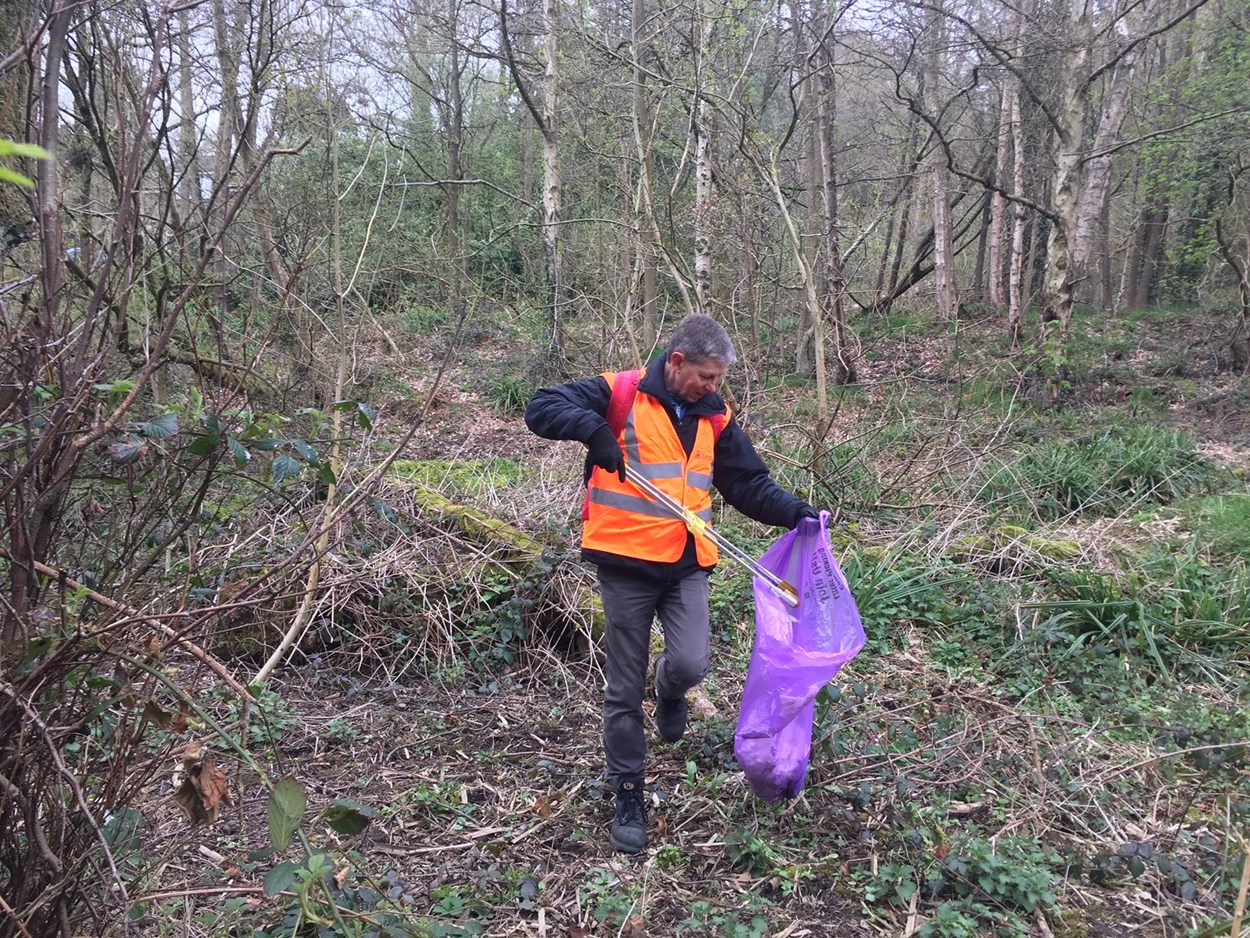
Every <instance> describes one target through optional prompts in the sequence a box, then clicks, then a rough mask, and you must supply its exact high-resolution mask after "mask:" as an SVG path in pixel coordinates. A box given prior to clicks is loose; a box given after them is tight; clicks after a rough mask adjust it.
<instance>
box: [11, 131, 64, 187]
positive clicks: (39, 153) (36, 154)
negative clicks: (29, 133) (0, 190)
mask: <svg viewBox="0 0 1250 938" xmlns="http://www.w3.org/2000/svg"><path fill="white" fill-rule="evenodd" d="M12 156H24V157H28V158H30V159H34V160H50V159H52V154H51V153H49V152H48V151H47V150H45V149H44V148H43V147H41V146H37V145H35V144H33V143H16V142H14V141H12V140H6V139H4V138H3V137H0V159H4V158H5V157H12ZM3 182H11V183H15V184H16V185H19V186H22V187H24V188H26V189H33V188H35V184H34V182H33V181H31V180H30V179H29V178H27V177H26V176H24V175H22V174H21V173H19V172H15V171H14V170H11V169H9V168H8V167H7V166H0V183H3Z"/></svg>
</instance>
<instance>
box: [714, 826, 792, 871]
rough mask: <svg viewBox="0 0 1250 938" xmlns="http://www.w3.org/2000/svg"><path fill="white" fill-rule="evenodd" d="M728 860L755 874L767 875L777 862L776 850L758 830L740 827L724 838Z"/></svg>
mask: <svg viewBox="0 0 1250 938" xmlns="http://www.w3.org/2000/svg"><path fill="white" fill-rule="evenodd" d="M725 845H726V847H727V848H728V853H729V860H730V862H731V863H733V865H734V866H736V867H738V868H739V869H742V870H745V871H746V872H748V873H753V874H755V875H757V876H767V875H768V874H770V873H772V871H773V870H774V868H775V867H777V866H778V864H779V859H780V858H779V857H778V855H777V852H776V851H775V850H774V849H773V848H772V846H771V845H770V844H769V842H768V839H767V837H766V836H761V835H760V833H759V831H754V830H748V829H747V828H744V827H740V828H738V829H737V830H735V831H731V832H730V833H729V835H728V836H727V837H726V838H725Z"/></svg>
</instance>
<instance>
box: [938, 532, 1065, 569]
mask: <svg viewBox="0 0 1250 938" xmlns="http://www.w3.org/2000/svg"><path fill="white" fill-rule="evenodd" d="M953 553H954V555H955V557H956V558H958V559H959V560H961V561H963V562H976V563H984V562H986V561H991V562H993V563H995V564H1002V563H1009V564H1011V565H1013V566H1028V565H1029V564H1030V563H1035V562H1036V561H1037V559H1038V558H1039V557H1041V558H1044V559H1046V560H1074V559H1075V558H1077V557H1079V556H1080V555H1081V545H1080V544H1078V543H1077V542H1076V541H1071V540H1053V539H1051V538H1046V537H1042V536H1041V535H1038V534H1034V533H1032V532H1031V531H1029V530H1027V529H1026V528H1022V527H1020V526H1018V525H1014V524H1004V525H1000V526H999V527H997V528H995V529H994V530H993V531H990V532H988V533H986V534H969V535H966V536H964V537H961V538H960V539H959V540H957V541H956V542H955V543H954V545H953Z"/></svg>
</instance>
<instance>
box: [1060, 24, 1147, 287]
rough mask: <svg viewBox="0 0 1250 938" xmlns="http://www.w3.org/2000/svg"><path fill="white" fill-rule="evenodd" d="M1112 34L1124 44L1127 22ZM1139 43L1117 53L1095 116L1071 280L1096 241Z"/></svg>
mask: <svg viewBox="0 0 1250 938" xmlns="http://www.w3.org/2000/svg"><path fill="white" fill-rule="evenodd" d="M1115 28H1116V34H1117V35H1118V36H1119V38H1120V40H1121V41H1122V42H1124V43H1127V42H1128V41H1129V35H1128V24H1127V22H1126V21H1125V20H1124V19H1123V18H1121V19H1119V20H1118V21H1117V22H1116V24H1115ZM1141 45H1142V44H1141V43H1138V44H1136V45H1135V46H1132V47H1130V50H1129V51H1127V52H1125V53H1124V54H1123V55H1122V56H1120V58H1119V60H1118V61H1117V62H1116V65H1115V67H1114V68H1113V69H1112V72H1111V78H1110V81H1109V83H1108V87H1107V91H1106V95H1105V97H1104V99H1103V104H1102V113H1101V114H1100V115H1099V118H1098V131H1097V133H1096V134H1095V136H1094V150H1093V155H1092V156H1091V158H1090V159H1088V160H1087V161H1086V162H1085V167H1084V184H1083V186H1082V188H1081V195H1080V199H1079V201H1078V204H1077V210H1076V222H1075V230H1074V234H1073V239H1072V264H1071V266H1072V272H1071V274H1070V277H1071V279H1072V280H1073V281H1074V282H1077V283H1079V282H1080V281H1081V280H1083V279H1084V277H1085V273H1086V270H1087V268H1088V263H1089V256H1090V252H1091V250H1092V249H1093V246H1094V243H1095V241H1096V240H1097V234H1098V226H1099V222H1100V220H1101V218H1102V212H1103V206H1104V205H1105V204H1106V202H1107V197H1108V194H1109V191H1110V186H1111V150H1112V148H1113V147H1114V145H1115V144H1116V142H1117V141H1118V140H1119V139H1120V128H1121V127H1122V126H1123V124H1124V118H1125V116H1126V115H1127V113H1128V95H1129V89H1130V88H1131V86H1132V81H1133V74H1134V70H1135V65H1136V62H1137V52H1136V50H1137V49H1140V48H1141Z"/></svg>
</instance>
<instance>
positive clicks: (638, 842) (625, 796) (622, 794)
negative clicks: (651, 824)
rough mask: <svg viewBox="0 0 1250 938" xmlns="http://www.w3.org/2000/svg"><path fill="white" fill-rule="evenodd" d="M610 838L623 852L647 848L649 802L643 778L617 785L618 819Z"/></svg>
mask: <svg viewBox="0 0 1250 938" xmlns="http://www.w3.org/2000/svg"><path fill="white" fill-rule="evenodd" d="M608 840H609V841H610V842H611V844H612V846H613V847H615V848H616V849H617V850H619V851H621V852H622V853H640V852H642V851H643V850H645V849H646V848H647V803H646V801H645V800H644V795H643V792H642V779H641V778H631V779H626V780H625V781H623V782H621V783H620V784H618V785H617V786H616V820H615V821H613V822H612V833H611V834H609V835H608Z"/></svg>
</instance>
